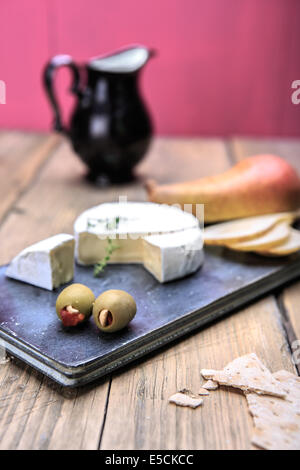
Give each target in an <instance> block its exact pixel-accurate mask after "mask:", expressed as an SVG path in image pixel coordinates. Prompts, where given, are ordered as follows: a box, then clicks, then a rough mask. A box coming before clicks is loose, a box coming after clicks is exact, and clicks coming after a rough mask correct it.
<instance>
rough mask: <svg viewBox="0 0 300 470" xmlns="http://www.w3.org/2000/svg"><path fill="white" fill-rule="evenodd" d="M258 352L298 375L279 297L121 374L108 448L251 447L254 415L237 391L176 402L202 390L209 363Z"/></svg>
mask: <svg viewBox="0 0 300 470" xmlns="http://www.w3.org/2000/svg"><path fill="white" fill-rule="evenodd" d="M250 352H256V353H257V355H258V356H259V357H260V358H261V359H262V360H263V362H264V363H265V364H266V365H267V366H268V367H269V368H270V370H271V371H274V372H275V371H276V370H279V369H282V368H285V369H287V370H290V371H292V372H295V368H294V367H293V365H292V363H291V357H290V353H289V349H288V345H287V343H286V340H285V336H284V333H283V330H282V328H281V323H280V321H279V311H278V309H277V306H276V302H275V300H274V299H273V298H272V297H268V298H266V299H264V300H261V301H260V302H258V303H256V304H254V305H253V306H250V307H248V308H246V309H245V310H243V311H241V312H239V313H237V314H235V315H233V316H231V317H228V318H226V319H225V320H223V321H221V322H219V323H217V324H214V325H213V326H211V327H209V328H207V329H205V330H203V331H200V332H198V333H197V334H194V335H193V336H191V337H189V338H187V339H186V340H184V341H182V342H180V343H177V344H176V345H175V346H170V347H169V348H168V349H166V350H165V351H163V352H161V353H160V354H157V355H155V356H152V357H150V358H149V359H148V360H147V361H146V362H143V363H140V364H139V365H136V366H132V367H131V368H130V369H129V370H127V371H125V372H123V373H119V374H116V375H114V376H113V380H112V385H111V392H110V396H109V406H108V411H107V416H106V422H105V427H104V433H103V439H102V442H101V449H111V448H113V449H220V450H221V449H249V448H251V445H250V438H251V435H252V430H253V428H252V426H253V424H252V419H251V417H250V415H249V412H248V410H247V405H246V400H245V398H244V397H243V395H242V394H241V393H239V392H237V391H228V390H225V389H220V390H218V391H216V392H211V394H210V396H209V397H205V401H204V406H203V407H201V408H199V409H197V410H190V409H184V408H180V407H175V406H174V405H170V404H168V398H169V396H170V395H172V394H173V393H175V392H176V391H178V390H180V389H182V388H189V389H191V390H193V391H195V392H197V390H198V389H199V387H200V386H201V384H202V381H203V380H202V378H201V376H200V369H201V368H222V367H224V366H225V365H226V364H227V363H228V362H229V361H231V360H232V359H234V358H236V357H238V356H240V355H242V354H246V353H250Z"/></svg>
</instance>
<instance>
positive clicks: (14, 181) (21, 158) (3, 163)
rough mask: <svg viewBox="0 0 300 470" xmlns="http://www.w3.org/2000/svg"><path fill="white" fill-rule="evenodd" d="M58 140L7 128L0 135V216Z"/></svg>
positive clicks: (58, 138)
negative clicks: (6, 130) (9, 130)
mask: <svg viewBox="0 0 300 470" xmlns="http://www.w3.org/2000/svg"><path fill="white" fill-rule="evenodd" d="M59 142H60V137H58V136H57V135H54V134H51V135H44V134H25V133H22V132H17V131H11V132H5V133H2V134H1V136H0V181H1V185H0V220H1V218H3V217H4V215H5V214H6V213H7V212H8V210H9V209H10V208H11V207H12V206H13V204H14V203H15V202H16V200H17V199H18V197H19V196H20V195H21V193H22V192H23V191H24V190H25V189H26V188H27V186H28V185H29V184H30V183H31V182H32V181H33V179H34V177H35V175H36V174H37V172H38V171H39V169H40V167H41V165H42V164H43V163H44V162H45V161H46V159H47V158H48V157H49V155H50V153H51V151H53V150H54V149H55V148H56V147H57V145H58V144H59Z"/></svg>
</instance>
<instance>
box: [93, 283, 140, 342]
mask: <svg viewBox="0 0 300 470" xmlns="http://www.w3.org/2000/svg"><path fill="white" fill-rule="evenodd" d="M135 314H136V303H135V300H134V298H133V297H132V296H131V295H130V294H128V293H127V292H125V291H124V290H114V289H112V290H107V291H105V292H103V293H102V294H101V295H99V297H98V298H97V299H96V301H95V303H94V306H93V317H94V320H95V323H96V325H97V326H98V328H99V329H100V330H101V331H105V333H113V332H115V331H119V330H121V329H122V328H124V327H125V326H126V325H128V323H129V322H130V321H131V320H132V319H133V317H134V316H135Z"/></svg>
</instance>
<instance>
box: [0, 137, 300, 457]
mask: <svg viewBox="0 0 300 470" xmlns="http://www.w3.org/2000/svg"><path fill="white" fill-rule="evenodd" d="M299 149H300V141H295V140H268V141H257V140H243V139H239V140H238V139H233V140H231V141H226V142H225V141H222V140H219V139H157V140H156V141H154V143H153V146H152V149H151V151H150V153H149V155H148V157H147V158H146V159H145V160H144V161H143V162H142V163H141V164H140V166H139V168H138V171H137V173H138V180H137V181H136V182H134V183H132V184H128V185H124V186H113V187H109V188H108V187H107V188H99V187H94V186H92V185H90V184H89V183H88V182H87V180H86V179H85V177H84V175H85V169H84V167H83V165H82V164H81V162H80V161H79V160H78V159H77V158H76V157H75V156H74V154H73V153H72V151H71V150H70V147H69V144H68V143H67V142H65V141H61V140H60V139H59V138H58V137H56V136H46V135H34V134H22V133H20V132H1V133H0V183H1V184H0V196H1V198H0V201H1V202H0V221H1V225H0V246H1V250H0V262H1V264H3V263H7V262H9V260H10V259H11V257H12V256H14V255H15V254H16V253H17V252H18V251H20V250H21V249H22V248H24V247H25V246H26V245H28V244H30V243H33V242H35V241H37V240H39V239H41V238H44V237H48V236H50V235H52V234H54V233H57V232H62V231H66V232H69V233H72V224H73V222H74V219H75V218H76V216H77V215H78V213H80V212H81V211H82V210H84V209H86V208H88V207H90V206H91V205H94V204H98V203H101V202H104V201H111V200H113V201H117V200H118V197H119V195H127V197H128V200H145V198H146V194H145V190H144V188H143V182H144V181H145V180H146V179H148V178H155V179H157V180H158V181H160V182H164V181H181V180H185V179H193V178H195V177H197V176H204V175H209V174H214V173H216V172H221V171H223V170H225V169H226V168H228V167H229V166H230V165H232V164H233V163H234V161H236V160H237V159H241V158H244V157H245V156H247V155H249V154H253V153H258V152H259V153H261V152H264V153H265V152H270V151H272V152H276V153H279V154H281V155H282V156H284V157H286V158H287V159H289V161H291V162H292V163H293V164H294V165H298V163H297V158H296V156H297V155H299ZM299 156H300V155H299ZM298 169H299V171H300V161H299V168H298ZM298 292H299V284H297V283H296V284H293V285H292V286H290V287H289V288H287V289H284V290H283V291H282V292H277V293H276V296H269V297H267V298H264V299H261V300H260V301H258V302H256V303H254V304H252V305H250V306H248V307H247V308H245V309H243V310H242V311H239V312H235V313H234V314H233V315H231V316H230V317H228V318H226V319H224V320H222V321H220V322H218V323H216V324H214V325H211V326H210V327H209V328H206V329H204V330H201V331H198V332H196V333H195V334H193V335H190V336H188V337H186V338H185V339H184V340H182V341H178V342H177V343H176V344H173V345H170V346H169V347H167V348H165V349H163V350H162V351H160V352H158V353H156V354H153V355H151V356H148V357H147V358H146V359H144V360H142V361H139V362H137V363H135V364H133V365H131V366H130V367H127V368H126V369H123V370H121V371H119V372H118V373H115V374H113V375H112V376H111V377H107V378H106V379H104V380H100V381H98V382H96V383H94V384H91V385H89V386H86V387H84V388H80V389H75V390H68V389H63V388H62V387H60V386H58V385H57V384H54V383H53V382H51V381H50V380H48V379H47V378H46V377H44V376H42V375H41V374H39V373H38V372H36V371H34V370H33V369H31V368H30V367H28V366H25V365H24V364H22V363H21V362H19V361H17V360H16V359H11V361H10V362H9V363H7V364H3V365H0V449H250V448H251V444H250V437H251V432H252V420H251V418H250V415H249V413H248V411H247V407H246V402H245V399H244V397H243V395H242V394H240V393H239V392H233V391H231V390H230V391H229V390H226V389H223V388H222V389H220V390H217V391H215V392H211V394H210V396H209V397H205V401H204V406H203V407H201V408H199V409H197V410H190V409H182V408H179V407H176V406H174V405H170V404H168V397H169V396H170V395H171V394H173V393H174V392H176V391H177V390H179V389H181V388H185V387H187V388H190V389H192V390H194V391H195V392H197V389H198V388H199V387H200V386H201V383H202V378H201V375H200V369H201V368H211V367H213V368H220V367H223V366H224V365H225V364H226V363H227V362H229V361H230V360H232V359H234V358H235V357H237V356H239V355H241V354H244V353H248V352H256V353H257V354H258V356H259V357H260V358H261V359H262V360H263V362H265V364H266V365H267V366H268V367H269V368H270V369H271V370H272V371H276V370H278V369H281V368H286V369H287V370H290V371H295V370H296V369H295V366H294V365H293V362H292V352H293V351H292V347H291V337H292V336H291V333H289V331H288V328H287V326H288V327H289V328H291V329H292V330H291V331H292V332H293V334H294V338H297V337H298V338H300V319H299V314H298V310H299V309H298V305H299V294H298Z"/></svg>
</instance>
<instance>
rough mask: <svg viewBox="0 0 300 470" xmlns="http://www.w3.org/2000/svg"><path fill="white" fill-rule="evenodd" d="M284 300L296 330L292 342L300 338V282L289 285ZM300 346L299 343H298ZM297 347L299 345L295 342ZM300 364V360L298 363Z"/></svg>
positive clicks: (284, 293) (283, 295)
mask: <svg viewBox="0 0 300 470" xmlns="http://www.w3.org/2000/svg"><path fill="white" fill-rule="evenodd" d="M282 300H283V304H284V307H285V311H286V313H287V314H288V316H289V320H290V322H291V325H292V328H293V331H294V338H292V342H293V341H295V340H298V341H299V340H300V310H299V305H300V282H297V283H296V284H293V285H292V286H290V287H288V288H287V289H285V290H284V291H283V294H282ZM298 346H299V345H298ZM295 347H297V345H296V344H295ZM298 366H300V362H299V363H298Z"/></svg>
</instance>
